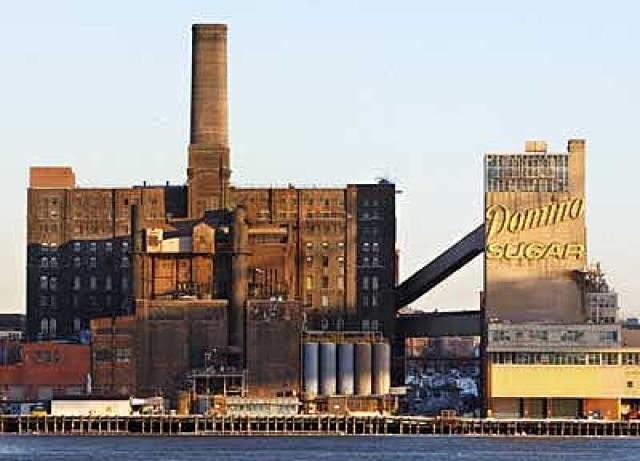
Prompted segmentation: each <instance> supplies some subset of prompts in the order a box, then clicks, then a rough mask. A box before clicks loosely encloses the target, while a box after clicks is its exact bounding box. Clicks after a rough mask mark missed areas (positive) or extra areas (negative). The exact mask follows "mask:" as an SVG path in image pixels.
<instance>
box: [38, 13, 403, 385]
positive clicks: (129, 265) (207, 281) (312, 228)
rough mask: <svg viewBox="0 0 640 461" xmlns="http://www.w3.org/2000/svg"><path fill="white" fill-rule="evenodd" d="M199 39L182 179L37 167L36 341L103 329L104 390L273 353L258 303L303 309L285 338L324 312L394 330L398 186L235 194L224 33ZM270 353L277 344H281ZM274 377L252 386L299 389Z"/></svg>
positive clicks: (161, 381) (99, 362) (210, 32)
mask: <svg viewBox="0 0 640 461" xmlns="http://www.w3.org/2000/svg"><path fill="white" fill-rule="evenodd" d="M192 33H193V36H192V37H193V42H192V53H193V57H192V81H191V131H190V144H189V149H188V168H187V181H186V184H185V185H160V186H155V185H147V184H143V185H139V186H133V187H130V188H100V187H91V188H87V187H78V186H77V185H76V182H75V173H74V172H73V170H72V169H71V168H70V167H32V168H31V171H30V184H29V190H28V222H27V254H28V257H27V336H28V337H29V338H30V339H32V340H52V339H65V340H76V341H80V342H84V341H89V338H90V337H91V335H90V334H89V332H90V331H93V342H94V344H93V349H94V352H93V354H94V362H93V363H94V365H93V370H94V375H95V380H96V383H95V384H96V388H97V389H104V392H105V393H112V394H122V393H127V392H132V389H135V390H137V391H139V392H142V393H152V392H153V391H154V390H155V389H158V388H176V386H178V383H179V381H180V380H181V379H182V378H183V376H184V374H185V373H187V371H188V370H189V369H194V368H197V367H199V366H202V365H203V360H204V359H203V357H204V355H206V354H207V353H209V352H210V351H211V350H214V349H215V350H217V351H220V350H221V348H227V349H228V350H227V351H226V353H227V354H228V356H229V357H231V356H234V357H235V358H234V359H229V360H230V361H229V362H228V364H229V365H232V364H233V361H234V360H235V362H236V363H235V364H236V365H237V364H238V360H239V361H240V362H241V363H244V364H249V363H256V362H255V360H256V357H258V356H260V357H262V356H269V355H270V354H271V352H269V349H264V350H263V349H260V348H257V347H255V346H251V347H249V344H247V345H246V346H247V347H245V340H246V341H250V338H251V334H254V335H258V336H257V337H259V335H260V334H262V333H260V332H259V330H260V328H258V327H257V326H255V325H259V324H260V323H259V322H258V320H257V319H256V318H255V317H252V316H251V315H249V319H248V320H247V319H245V311H246V308H247V306H248V305H259V302H260V301H267V300H271V301H277V302H280V303H294V304H289V306H293V305H296V306H298V308H297V309H298V313H297V314H295V315H294V317H295V318H296V319H297V320H296V321H295V322H293V323H292V324H291V325H290V327H291V328H292V330H287V328H284V330H283V331H298V330H299V329H300V322H301V321H302V316H303V314H314V315H316V316H317V315H320V316H323V315H329V316H331V317H333V318H344V319H349V320H350V321H354V319H356V320H357V321H358V322H359V324H360V325H364V327H365V328H368V329H369V328H370V329H374V330H381V331H384V332H385V333H386V334H387V335H389V336H390V335H392V334H393V331H392V330H393V325H394V322H393V319H394V316H395V310H394V298H393V296H394V294H393V288H394V286H395V284H396V277H397V275H396V274H397V270H396V227H395V226H396V221H395V194H396V190H395V186H394V184H392V183H390V182H387V181H384V180H381V181H379V182H376V183H372V184H350V185H347V186H345V187H335V188H304V187H303V188H299V187H295V186H287V187H281V188H274V187H265V188H254V187H251V188H249V187H241V186H236V185H234V184H233V182H232V178H231V175H230V172H231V167H230V164H231V156H230V150H229V138H228V114H227V110H228V109H227V106H228V102H227V50H226V48H227V28H226V26H225V25H220V24H215V25H195V26H194V27H193V31H192ZM252 303H253V304H252ZM256 303H258V304H256ZM282 305H283V306H284V305H285V304H282ZM291 309H292V307H287V308H286V309H285V311H286V312H287V314H286V316H287V318H290V317H289V314H290V313H292V312H293V311H292V310H291ZM294 310H295V309H294ZM285 311H283V312H285ZM278 315H280V314H278ZM255 322H258V323H255ZM264 328H267V329H269V328H271V329H272V330H268V331H277V328H275V329H273V328H274V327H273V325H271V326H267V325H264ZM245 329H246V331H247V332H248V333H246V334H245ZM196 330H198V331H199V333H195V331H196ZM287 334H289V333H287ZM245 336H246V338H245ZM114 341H115V342H114ZM294 346H295V344H294ZM268 347H273V351H272V352H273V353H274V354H275V353H276V352H277V351H279V350H280V345H279V344H278V343H277V341H275V344H273V345H272V346H268ZM295 347H297V346H295ZM252 351H253V352H252ZM253 353H255V354H256V357H253V356H252V355H251V354H253ZM265 354H266V355H265ZM272 355H273V354H272ZM163 366H164V367H167V369H166V370H162V369H161V368H162V367H163ZM261 366H268V365H265V364H262V365H261ZM291 366H292V368H291V370H294V375H297V374H298V371H296V370H297V369H296V367H297V366H298V365H296V363H295V362H294V363H292V365H291ZM134 369H135V370H136V372H135V373H133V372H132V370H134ZM169 369H171V370H173V372H174V374H175V375H174V376H172V377H169V374H170V373H169V371H168V370H169ZM251 373H257V374H253V375H252V374H251ZM288 373H290V371H289V372H288ZM276 375H278V374H277V373H276ZM260 376H261V377H260ZM278 376H279V377H277V378H276V377H268V373H267V374H261V372H259V371H258V370H257V369H256V370H254V371H253V372H252V371H251V370H250V371H249V375H248V379H249V380H248V384H249V386H250V388H251V386H252V384H251V382H252V381H251V379H252V377H253V379H254V383H255V382H261V381H260V380H266V381H273V380H276V379H277V380H278V383H277V385H276V384H275V383H274V382H271V384H268V383H267V384H266V385H267V387H266V388H265V389H267V388H268V389H271V391H269V392H267V393H271V394H273V393H277V392H279V391H278V390H277V389H279V387H278V386H280V385H282V386H285V387H286V386H293V384H292V383H291V382H290V381H291V379H290V378H291V376H290V375H288V374H287V372H284V374H281V375H278ZM256 380H257V381H256ZM169 381H170V382H169ZM269 386H271V387H269ZM258 387H259V386H258ZM293 387H295V386H293ZM252 392H255V393H260V389H259V388H256V387H255V385H254V386H253V391H252Z"/></svg>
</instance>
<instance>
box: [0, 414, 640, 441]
mask: <svg viewBox="0 0 640 461" xmlns="http://www.w3.org/2000/svg"><path fill="white" fill-rule="evenodd" d="M0 433H1V434H17V435H98V436H110V435H135V436H141V435H144V436H224V437H226V436H295V435H298V436H310V435H318V436H321V435H323V436H356V435H375V436H377V435H410V436H428V435H431V436H449V435H451V436H454V435H455V436H503V437H514V436H520V437H522V436H529V437H639V436H640V421H607V420H576V419H557V420H555V419H510V420H508V419H467V418H444V417H435V418H430V417H420V416H335V415H287V416H278V415H273V416H250V415H247V416H208V415H188V416H174V415H149V416H9V415H3V416H0Z"/></svg>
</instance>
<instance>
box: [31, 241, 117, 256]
mask: <svg viewBox="0 0 640 461" xmlns="http://www.w3.org/2000/svg"><path fill="white" fill-rule="evenodd" d="M58 248H59V247H58V245H56V244H55V243H42V244H40V246H39V251H40V254H51V253H53V254H55V253H57V251H58ZM85 248H86V249H87V250H89V251H91V252H92V253H97V252H98V250H103V251H104V252H105V253H111V252H113V250H114V242H109V241H107V242H81V241H77V242H73V245H72V249H73V251H74V252H76V253H79V252H81V251H83V250H84V249H85ZM120 249H121V251H123V252H127V251H129V242H128V241H127V240H123V241H121V242H120Z"/></svg>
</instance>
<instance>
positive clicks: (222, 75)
mask: <svg viewBox="0 0 640 461" xmlns="http://www.w3.org/2000/svg"><path fill="white" fill-rule="evenodd" d="M228 127H229V124H228V102H227V26H226V25H225V24H196V25H194V26H193V29H192V65H191V132H190V144H189V167H188V170H187V176H188V184H187V185H188V190H189V216H190V217H191V218H196V219H197V218H200V217H202V215H203V214H204V212H205V211H206V210H217V209H220V208H227V207H228V205H229V202H228V199H229V192H228V189H229V177H230V169H229V128H228Z"/></svg>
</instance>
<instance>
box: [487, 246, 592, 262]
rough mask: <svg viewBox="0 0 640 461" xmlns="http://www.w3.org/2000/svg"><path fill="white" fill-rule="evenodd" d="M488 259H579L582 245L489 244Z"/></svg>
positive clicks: (581, 255)
mask: <svg viewBox="0 0 640 461" xmlns="http://www.w3.org/2000/svg"><path fill="white" fill-rule="evenodd" d="M486 253H487V258H488V259H507V260H516V259H527V260H530V261H535V260H538V259H546V258H555V259H570V258H575V259H580V258H582V257H583V256H584V245H582V244H579V243H557V242H553V243H549V244H546V243H539V242H533V243H526V242H520V243H506V244H504V245H503V244H500V243H490V244H488V245H487V248H486Z"/></svg>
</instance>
